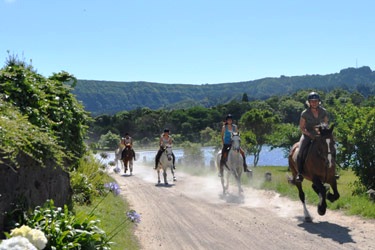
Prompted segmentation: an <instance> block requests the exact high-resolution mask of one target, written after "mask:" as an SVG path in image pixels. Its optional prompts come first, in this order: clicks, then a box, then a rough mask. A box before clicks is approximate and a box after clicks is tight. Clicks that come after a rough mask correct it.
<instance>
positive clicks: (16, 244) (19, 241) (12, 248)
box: [0, 236, 38, 250]
mask: <svg viewBox="0 0 375 250" xmlns="http://www.w3.org/2000/svg"><path fill="white" fill-rule="evenodd" d="M0 250H38V249H37V248H36V247H35V246H34V245H33V244H31V243H30V241H29V240H28V239H26V238H25V237H22V236H15V237H12V238H10V239H7V240H3V241H2V242H1V244H0Z"/></svg>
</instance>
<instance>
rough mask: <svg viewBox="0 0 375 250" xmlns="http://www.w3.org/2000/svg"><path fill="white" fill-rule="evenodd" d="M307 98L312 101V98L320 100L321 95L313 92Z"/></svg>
mask: <svg viewBox="0 0 375 250" xmlns="http://www.w3.org/2000/svg"><path fill="white" fill-rule="evenodd" d="M307 100H308V101H310V100H319V101H320V96H319V94H318V93H316V92H311V93H310V94H309V95H308V97H307Z"/></svg>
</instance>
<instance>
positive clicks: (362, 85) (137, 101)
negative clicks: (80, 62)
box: [73, 66, 375, 116]
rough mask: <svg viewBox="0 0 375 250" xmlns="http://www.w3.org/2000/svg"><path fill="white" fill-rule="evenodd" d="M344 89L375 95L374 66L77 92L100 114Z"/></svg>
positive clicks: (86, 85)
mask: <svg viewBox="0 0 375 250" xmlns="http://www.w3.org/2000/svg"><path fill="white" fill-rule="evenodd" d="M336 88H342V89H345V90H348V91H351V92H353V91H358V92H360V93H361V94H362V95H364V96H368V95H374V94H375V72H374V71H372V70H371V68H370V67H367V66H365V67H361V68H347V69H343V70H341V71H340V72H339V73H334V74H328V75H304V76H291V77H286V76H280V77H278V78H263V79H259V80H254V81H245V82H232V83H219V84H202V85H192V84H163V83H153V82H112V81H95V80H78V83H77V86H76V87H75V89H74V90H73V94H75V95H76V97H77V99H78V100H79V101H81V102H82V103H83V105H84V106H85V108H86V110H87V111H89V112H91V113H92V115H94V116H96V115H99V114H114V113H116V112H119V111H123V110H134V109H136V108H139V107H148V108H150V109H160V108H167V109H172V108H173V109H176V108H188V107H192V106H197V105H199V106H203V107H212V106H216V105H218V104H223V103H226V102H229V101H231V100H234V99H236V100H241V98H242V96H243V94H245V93H246V94H247V96H248V99H249V100H250V101H251V100H256V99H261V100H263V99H267V98H269V97H271V96H275V95H276V96H278V95H286V94H292V93H294V92H296V91H298V90H300V89H314V90H317V91H319V90H322V91H330V90H333V89H336Z"/></svg>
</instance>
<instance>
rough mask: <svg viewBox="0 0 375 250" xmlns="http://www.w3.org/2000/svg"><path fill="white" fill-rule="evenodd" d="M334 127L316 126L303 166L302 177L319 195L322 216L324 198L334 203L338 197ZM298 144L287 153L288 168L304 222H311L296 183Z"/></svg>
mask: <svg viewBox="0 0 375 250" xmlns="http://www.w3.org/2000/svg"><path fill="white" fill-rule="evenodd" d="M333 128H334V126H331V128H327V127H325V126H317V129H318V131H319V133H318V136H316V137H315V138H314V140H312V142H311V144H310V146H309V147H307V149H306V150H307V153H306V154H305V155H306V157H305V160H304V165H303V172H302V175H303V176H304V178H305V179H307V180H310V181H312V183H313V184H312V188H313V189H314V191H315V192H316V193H317V194H318V195H319V204H318V213H319V215H324V214H325V213H326V209H327V203H326V198H327V199H328V200H329V201H330V202H334V201H335V200H337V199H338V198H339V197H340V194H339V192H338V191H337V183H336V175H335V174H336V148H335V141H334V138H333V135H332V131H333ZM298 146H299V143H298V142H297V143H296V144H294V145H293V147H292V149H291V151H290V153H289V157H288V160H289V167H290V169H291V171H292V173H293V180H292V183H294V184H295V185H296V186H297V188H298V193H299V198H300V200H301V201H302V203H303V208H304V213H305V220H306V221H312V220H311V217H310V215H309V213H308V211H307V208H306V204H305V193H304V192H303V190H302V183H301V182H296V181H295V180H296V176H297V171H298V167H297V164H296V162H297V161H296V160H297V155H298V151H299V147H298ZM324 184H329V185H330V186H331V188H332V190H333V194H332V193H330V192H329V188H328V191H327V188H326V187H325V185H324Z"/></svg>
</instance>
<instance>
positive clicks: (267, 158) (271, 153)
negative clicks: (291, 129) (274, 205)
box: [104, 146, 288, 167]
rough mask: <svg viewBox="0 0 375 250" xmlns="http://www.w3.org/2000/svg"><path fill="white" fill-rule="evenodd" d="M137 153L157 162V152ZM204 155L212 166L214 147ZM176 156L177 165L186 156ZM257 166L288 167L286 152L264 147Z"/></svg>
mask: <svg viewBox="0 0 375 250" xmlns="http://www.w3.org/2000/svg"><path fill="white" fill-rule="evenodd" d="M134 150H135V152H136V157H137V161H142V162H146V163H153V162H154V160H155V155H156V150H137V149H136V148H135V149H134ZM201 150H202V151H203V155H204V161H205V162H204V164H205V166H210V162H211V161H212V160H214V148H213V147H202V149H201ZM173 152H174V154H175V156H176V163H177V162H179V160H181V159H182V158H183V156H184V152H183V150H182V149H174V150H173ZM107 153H108V159H107V160H104V162H105V163H108V162H109V161H113V160H114V159H115V155H114V152H107ZM106 161H108V162H106ZM253 161H254V157H253V156H247V157H246V162H247V164H248V166H250V167H251V166H253ZM257 166H288V159H287V158H285V157H284V152H283V151H282V149H280V148H275V149H273V150H271V149H270V147H268V146H264V147H263V148H262V151H261V152H260V156H259V161H258V165H257Z"/></svg>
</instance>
